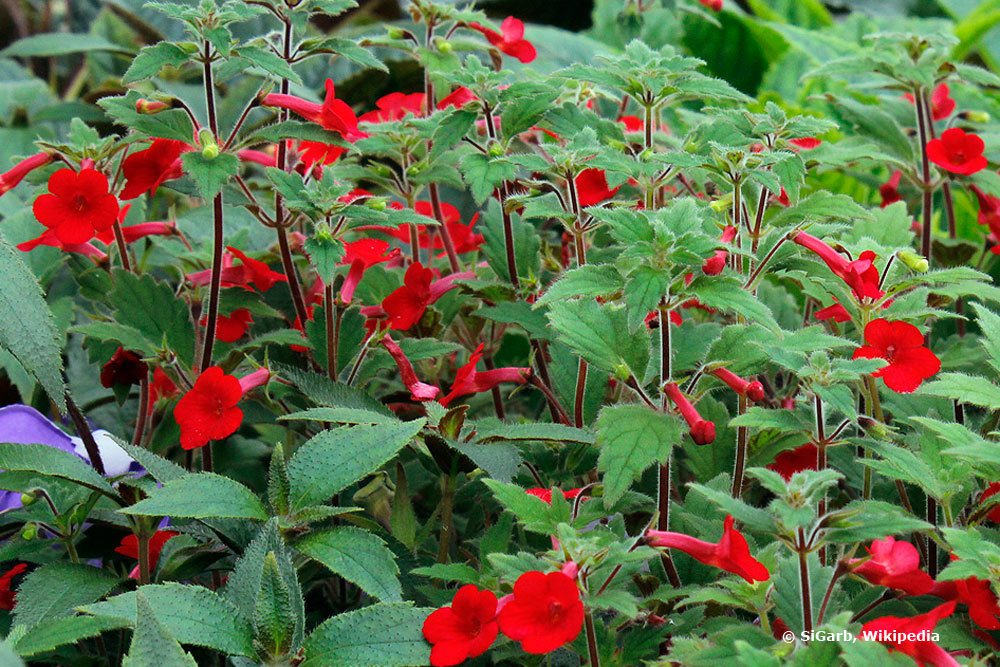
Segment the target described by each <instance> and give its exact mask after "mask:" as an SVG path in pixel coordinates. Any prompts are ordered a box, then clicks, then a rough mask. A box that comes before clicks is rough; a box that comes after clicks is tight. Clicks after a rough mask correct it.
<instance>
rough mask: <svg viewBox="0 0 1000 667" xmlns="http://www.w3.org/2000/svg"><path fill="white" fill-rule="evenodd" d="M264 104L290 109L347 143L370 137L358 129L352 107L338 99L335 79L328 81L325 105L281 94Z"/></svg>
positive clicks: (275, 94) (271, 96) (267, 98)
mask: <svg viewBox="0 0 1000 667" xmlns="http://www.w3.org/2000/svg"><path fill="white" fill-rule="evenodd" d="M263 104H264V106H268V107H278V108H281V109H288V110H289V111H292V112H294V113H296V114H298V115H299V116H302V117H303V118H305V119H306V120H309V121H312V122H313V123H316V124H317V125H319V126H320V127H322V128H324V129H327V130H330V131H331V132H337V133H338V134H340V136H342V137H343V138H344V139H345V140H346V141H350V142H354V141H357V140H358V139H364V138H365V137H367V136H368V134H367V133H365V132H362V131H361V130H359V129H358V118H357V116H356V115H355V114H354V110H353V109H351V107H350V105H349V104H347V103H346V102H344V101H343V100H338V99H337V95H336V88H335V87H334V84H333V79H327V80H326V98H325V99H324V100H323V104H317V103H316V102H309V101H307V100H304V99H302V98H300V97H295V96H294V95H284V94H281V93H271V94H270V95H267V96H265V97H264V102H263Z"/></svg>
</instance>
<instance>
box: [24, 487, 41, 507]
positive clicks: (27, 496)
mask: <svg viewBox="0 0 1000 667" xmlns="http://www.w3.org/2000/svg"><path fill="white" fill-rule="evenodd" d="M36 500H38V496H36V495H35V494H34V493H32V492H30V491H28V492H27V493H22V494H21V504H22V505H24V506H25V507H27V506H28V505H31V504H32V503H34V502H35V501H36Z"/></svg>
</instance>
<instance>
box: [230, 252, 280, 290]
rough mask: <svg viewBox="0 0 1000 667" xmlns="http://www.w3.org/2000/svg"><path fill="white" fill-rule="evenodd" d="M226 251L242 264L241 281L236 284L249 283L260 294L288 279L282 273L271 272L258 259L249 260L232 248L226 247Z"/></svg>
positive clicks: (245, 284)
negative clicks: (254, 286)
mask: <svg viewBox="0 0 1000 667" xmlns="http://www.w3.org/2000/svg"><path fill="white" fill-rule="evenodd" d="M226 249H227V250H228V251H229V252H230V253H231V254H232V255H233V256H234V257H236V258H237V259H239V260H240V261H241V262H243V266H242V267H241V268H242V269H243V275H242V277H241V280H238V281H237V284H239V285H242V286H247V285H249V284H250V283H253V284H254V285H256V287H257V289H259V290H260V291H261V292H266V291H267V290H269V289H271V288H272V287H274V284H275V283H285V282H288V278H287V277H285V275H284V274H283V273H278V272H277V271H272V270H271V267H269V266H268V265H267V264H265V263H264V262H262V261H260V260H258V259H251V258H250V257H247V256H246V254H244V253H243V252H242V251H241V250H239V249H237V248H234V247H232V246H227V247H226Z"/></svg>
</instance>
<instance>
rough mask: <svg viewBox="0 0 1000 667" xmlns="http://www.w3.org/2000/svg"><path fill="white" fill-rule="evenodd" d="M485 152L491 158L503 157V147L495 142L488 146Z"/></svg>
mask: <svg viewBox="0 0 1000 667" xmlns="http://www.w3.org/2000/svg"><path fill="white" fill-rule="evenodd" d="M487 150H488V151H489V154H490V156H491V157H500V156H501V155H503V146H501V145H500V144H499V143H497V142H495V141H494V142H493V143H491V144H490V147H489V148H488V149H487Z"/></svg>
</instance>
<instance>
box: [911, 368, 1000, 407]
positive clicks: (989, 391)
mask: <svg viewBox="0 0 1000 667" xmlns="http://www.w3.org/2000/svg"><path fill="white" fill-rule="evenodd" d="M918 391H919V392H920V393H921V394H929V395H931V396H942V397H944V398H952V399H955V400H958V401H962V402H963V403H972V404H973V405H980V406H983V407H985V408H989V409H991V410H997V409H1000V387H998V386H997V385H996V384H994V383H993V382H990V381H989V380H987V379H986V378H982V377H977V376H973V375H963V374H961V373H941V374H940V375H938V376H937V378H936V379H935V380H934V381H933V382H928V383H927V384H925V385H923V386H921V387H920V389H919V390H918Z"/></svg>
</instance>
